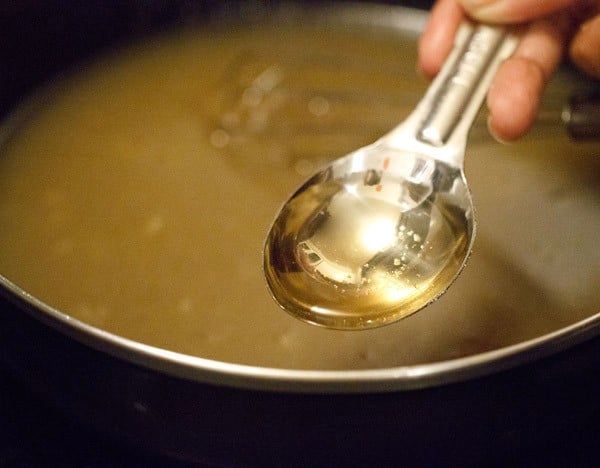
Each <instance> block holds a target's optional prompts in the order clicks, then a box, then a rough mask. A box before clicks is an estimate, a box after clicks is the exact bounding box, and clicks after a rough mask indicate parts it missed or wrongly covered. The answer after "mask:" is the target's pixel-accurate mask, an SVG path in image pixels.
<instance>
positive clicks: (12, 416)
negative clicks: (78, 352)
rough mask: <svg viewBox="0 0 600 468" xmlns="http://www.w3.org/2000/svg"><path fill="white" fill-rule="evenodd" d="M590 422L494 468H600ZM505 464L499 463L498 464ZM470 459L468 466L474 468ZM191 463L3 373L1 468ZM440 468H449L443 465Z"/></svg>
mask: <svg viewBox="0 0 600 468" xmlns="http://www.w3.org/2000/svg"><path fill="white" fill-rule="evenodd" d="M592 419H594V420H590V421H584V422H582V424H581V427H580V430H578V431H574V432H573V433H572V434H571V435H570V436H569V437H568V438H566V439H564V440H562V441H561V443H559V444H552V446H549V447H546V448H545V449H544V450H542V451H537V452H532V453H526V455H524V456H523V457H519V459H514V458H513V457H510V456H508V457H507V456H506V454H503V456H501V457H495V456H494V455H492V456H491V460H490V463H489V466H506V460H507V458H508V460H510V463H509V465H510V466H517V467H518V466H527V467H530V466H545V467H563V466H572V467H588V466H589V467H592V466H594V467H595V466H598V463H599V462H600V456H598V455H597V454H598V449H599V448H600V446H599V445H598V442H599V441H600V421H598V420H596V418H592ZM500 458H501V459H502V460H503V461H502V462H498V463H497V464H496V463H495V460H499V459H500ZM468 460H469V457H468V454H465V465H464V466H468ZM190 466H197V465H190V464H188V463H184V462H180V461H175V460H170V459H167V458H163V457H160V456H156V455H153V454H148V453H145V452H143V451H141V450H140V449H138V448H135V447H131V446H129V445H126V444H125V443H124V442H121V441H117V440H113V439H111V438H110V437H109V436H106V435H104V434H100V433H98V432H96V431H94V430H93V429H91V428H89V427H87V426H84V425H82V424H81V423H79V422H75V421H73V420H71V419H69V418H68V417H66V416H65V415H63V414H61V413H59V412H57V411H56V410H54V409H53V408H51V407H50V406H48V405H47V404H46V403H45V402H44V401H42V400H41V399H40V398H38V397H37V396H35V395H33V394H32V393H31V392H30V391H29V389H27V388H26V387H24V386H23V385H21V384H20V383H19V382H17V381H15V380H14V378H13V377H12V376H10V375H9V374H7V373H6V372H5V371H3V370H0V467H2V468H4V467H6V468H36V467H85V468H108V467H111V468H112V467H134V468H135V467H144V468H155V467H156V468H158V467H161V468H162V467H164V468H188V467H190ZM440 466H446V465H444V463H443V459H440Z"/></svg>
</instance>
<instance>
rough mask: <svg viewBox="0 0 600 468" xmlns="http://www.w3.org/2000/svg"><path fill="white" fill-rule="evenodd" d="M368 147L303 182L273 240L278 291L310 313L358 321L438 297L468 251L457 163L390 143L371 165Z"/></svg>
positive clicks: (271, 265) (380, 318)
mask: <svg viewBox="0 0 600 468" xmlns="http://www.w3.org/2000/svg"><path fill="white" fill-rule="evenodd" d="M371 150H372V147H367V148H365V149H362V150H360V152H363V153H365V154H363V155H360V154H358V155H357V154H354V155H353V157H352V158H350V159H343V160H341V161H340V162H338V163H336V164H334V165H333V166H330V167H329V168H327V169H325V170H324V171H322V172H320V173H318V174H316V175H315V176H314V177H313V178H312V179H311V180H309V181H308V182H307V183H306V184H304V185H303V186H302V187H301V188H300V189H299V190H298V191H297V192H296V193H295V194H294V195H293V196H292V198H291V199H290V201H289V202H288V204H287V205H286V207H284V211H282V213H280V218H279V222H278V223H277V225H278V229H274V230H273V231H272V232H271V234H270V236H269V238H268V239H267V243H266V247H265V255H266V261H265V274H266V276H267V280H268V281H269V283H270V285H271V289H272V292H273V295H274V297H275V299H276V300H277V301H278V302H279V303H280V305H282V307H283V308H284V309H286V310H290V311H293V312H294V314H295V316H297V317H300V318H302V319H303V320H305V321H307V322H310V323H313V324H317V325H322V326H326V327H330V328H339V329H357V328H370V327H375V326H379V325H383V324H385V323H389V322H392V321H396V320H398V319H400V318H403V317H404V316H407V315H410V314H411V313H413V312H415V311H416V310H419V309H420V308H422V307H424V306H425V305H427V304H428V303H429V302H431V301H432V300H434V299H435V298H436V297H437V296H438V295H439V290H440V284H442V285H446V284H448V283H449V282H451V281H452V279H453V278H450V277H449V275H450V276H451V273H449V272H456V271H457V270H458V269H460V265H461V263H462V262H463V261H464V258H465V256H466V255H467V250H468V246H469V239H468V236H467V233H469V232H471V231H472V229H471V227H472V226H471V225H470V223H472V220H471V217H470V210H468V209H467V210H465V208H464V207H462V206H457V205H456V200H457V199H461V197H457V196H456V195H457V194H460V195H461V196H464V195H465V194H466V195H467V196H468V191H467V189H466V186H465V184H464V180H463V178H462V177H460V174H457V173H456V169H452V168H450V167H449V166H446V165H445V164H443V163H440V162H438V161H435V160H433V159H431V158H428V157H427V156H421V155H417V154H412V153H406V152H403V154H402V155H401V157H398V156H399V155H398V154H397V152H394V153H395V154H389V153H390V151H388V154H387V155H386V153H385V152H383V153H382V156H381V158H379V159H376V162H375V164H373V158H372V156H373V153H371ZM373 152H375V151H373ZM378 152H379V153H381V150H380V149H379V151H378ZM361 156H363V157H361ZM360 161H365V162H367V161H368V162H369V163H368V164H369V165H370V166H371V167H364V166H362V165H361V164H360ZM350 163H351V164H350ZM465 212H467V214H465Z"/></svg>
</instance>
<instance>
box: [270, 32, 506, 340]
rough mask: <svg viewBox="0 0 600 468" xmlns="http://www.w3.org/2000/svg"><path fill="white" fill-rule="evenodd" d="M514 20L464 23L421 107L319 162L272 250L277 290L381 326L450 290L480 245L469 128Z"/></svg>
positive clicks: (310, 309)
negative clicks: (468, 158) (384, 131)
mask: <svg viewBox="0 0 600 468" xmlns="http://www.w3.org/2000/svg"><path fill="white" fill-rule="evenodd" d="M514 43H515V41H514V40H513V39H512V37H511V36H508V35H507V34H506V32H505V31H504V30H503V29H500V28H494V27H488V26H478V27H474V26H471V25H464V26H463V28H462V29H461V32H460V33H459V35H458V36H457V42H456V45H455V48H454V51H453V53H452V54H451V56H450V58H449V59H448V62H447V63H446V65H445V67H444V69H443V70H442V72H441V73H440V75H439V76H438V78H436V80H435V81H434V82H433V83H432V85H431V87H430V88H429V90H428V92H427V94H426V95H425V97H424V98H423V100H422V101H421V103H420V104H419V106H417V108H416V110H415V111H414V112H413V113H412V114H411V116H410V117H409V118H408V119H407V120H406V121H405V122H404V123H403V124H401V125H400V126H399V127H398V128H396V129H395V130H393V131H392V132H391V133H390V134H388V135H386V136H385V137H383V138H382V139H380V140H379V141H377V142H375V143H374V144H372V145H370V146H367V147H365V148H362V149H359V150H357V151H355V152H353V153H351V154H349V155H347V156H345V157H343V158H341V159H338V160H336V161H334V162H333V163H332V164H331V165H330V166H329V167H327V168H325V169H323V170H322V171H320V172H318V173H317V174H316V175H314V176H313V177H312V178H310V179H309V180H308V181H307V182H306V183H305V184H304V185H302V187H300V188H299V189H298V190H297V191H296V192H295V193H294V194H293V195H292V197H291V198H290V199H289V200H288V202H287V203H286V204H285V205H284V206H283V207H282V209H281V211H280V213H279V215H278V217H277V218H276V220H275V222H274V223H273V225H272V227H271V231H270V232H269V235H268V237H267V240H266V243H265V250H264V271H265V277H266V279H267V283H268V285H269V287H270V289H271V292H272V294H273V297H274V298H275V300H276V301H277V302H278V303H279V304H280V305H281V306H282V307H283V308H284V309H285V310H286V311H288V312H290V313H291V314H293V315H294V316H296V317H298V318H300V319H302V320H305V321H307V322H310V323H313V324H317V325H322V326H326V327H331V328H339V329H361V328H370V327H375V326H379V325H383V324H386V323H390V322H393V321H395V320H399V319H401V318H403V317H406V316H408V315H410V314H412V313H414V312H416V311H418V310H420V309H421V308H423V307H424V306H426V305H427V304H428V303H430V302H431V301H433V300H435V299H436V298H437V297H439V296H440V295H441V294H443V292H444V291H445V290H446V289H447V288H448V286H449V285H450V284H451V282H452V281H453V280H454V278H455V277H456V276H457V275H458V273H459V272H460V270H461V269H462V267H463V266H464V264H465V262H466V259H467V257H468V255H469V252H470V250H471V246H472V243H473V238H474V232H475V223H474V219H473V209H472V201H471V197H470V194H469V190H468V188H467V184H466V180H465V177H464V174H463V169H462V165H463V159H464V149H465V145H466V136H467V133H468V130H469V128H470V125H471V123H472V121H473V119H474V117H475V114H476V112H477V110H478V108H479V106H480V104H481V101H482V99H483V96H484V95H485V92H486V90H487V88H488V86H489V81H490V79H491V77H492V75H493V72H494V71H495V69H496V67H497V65H498V64H499V63H500V61H501V60H503V59H504V58H505V57H506V56H507V55H508V54H509V53H511V52H512V50H514V45H515V44H514Z"/></svg>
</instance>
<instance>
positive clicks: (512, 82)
mask: <svg viewBox="0 0 600 468" xmlns="http://www.w3.org/2000/svg"><path fill="white" fill-rule="evenodd" d="M465 17H470V18H473V19H476V20H478V21H482V22H487V23H501V24H516V25H517V26H515V27H516V29H517V33H518V34H520V35H521V41H520V43H519V45H518V47H517V50H516V51H515V53H514V54H513V56H512V57H511V58H509V59H507V60H506V61H505V62H504V63H503V64H502V65H501V66H500V68H499V69H498V72H497V74H496V76H495V78H494V81H493V82H492V85H491V87H490V90H489V92H488V96H487V106H488V109H489V117H488V127H489V129H490V132H491V133H492V135H493V136H494V137H496V139H498V140H500V141H511V140H515V139H517V138H519V137H521V136H523V135H524V134H525V133H527V131H528V130H529V129H530V128H531V126H532V125H533V123H534V121H535V118H536V115H537V112H538V108H539V104H540V98H541V95H542V93H543V90H544V87H545V85H546V83H547V82H548V81H549V80H550V78H551V77H552V74H553V73H554V71H555V69H556V67H557V66H558V65H559V64H560V62H561V61H562V60H563V58H564V57H565V55H566V54H568V55H569V56H570V58H571V60H572V61H573V62H574V63H575V64H576V65H577V66H578V67H579V68H580V69H581V70H582V71H584V72H585V73H587V74H589V75H591V76H593V77H596V78H600V0H437V2H436V3H435V5H434V6H433V9H432V10H431V15H430V18H429V21H428V24H427V26H426V28H425V30H424V32H423V35H422V36H421V40H420V43H419V68H420V70H421V71H422V73H423V74H424V75H426V76H427V77H430V78H432V77H433V76H435V75H436V74H437V73H438V71H439V70H440V68H441V66H442V63H443V61H444V60H445V58H446V56H447V55H448V53H449V52H450V49H451V47H452V38H453V37H454V34H455V33H456V30H457V28H458V25H459V23H460V22H461V21H462V20H463V19H464V18H465Z"/></svg>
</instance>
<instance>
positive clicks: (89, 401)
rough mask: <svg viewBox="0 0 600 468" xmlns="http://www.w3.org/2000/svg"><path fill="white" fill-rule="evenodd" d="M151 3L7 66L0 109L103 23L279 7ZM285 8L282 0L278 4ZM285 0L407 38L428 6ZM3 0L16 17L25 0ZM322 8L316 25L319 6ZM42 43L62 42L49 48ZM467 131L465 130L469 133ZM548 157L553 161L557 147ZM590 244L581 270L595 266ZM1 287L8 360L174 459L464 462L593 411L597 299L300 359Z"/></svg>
mask: <svg viewBox="0 0 600 468" xmlns="http://www.w3.org/2000/svg"><path fill="white" fill-rule="evenodd" d="M184 3H185V2H184ZM152 5H153V7H152V8H150V7H148V8H149V10H148V11H145V12H144V13H145V15H139V14H137V13H139V12H136V11H135V7H131V8H132V10H128V13H129V14H131V12H132V11H133V12H135V13H136V14H134V15H131V16H130V17H129V19H130V21H123V19H122V18H123V17H127V14H123V13H124V12H123V11H116V12H113V11H112V9H108V10H104V9H102V8H100V10H101V11H103V12H104V16H103V15H100V16H99V17H97V18H95V19H94V27H93V28H91V30H93V31H94V32H95V33H96V35H95V36H94V35H92V36H94V38H92V39H91V40H90V42H89V43H88V44H86V45H85V47H84V46H83V45H72V46H71V47H72V49H68V50H67V52H66V53H65V54H64V55H62V56H61V57H60V59H61V60H52V59H50V58H46V59H39V62H36V66H33V65H32V66H31V67H18V66H17V67H16V69H15V76H17V75H16V74H17V73H20V74H21V75H20V76H27V79H26V80H23V81H21V82H20V83H19V84H18V85H17V84H15V83H13V84H12V86H11V87H7V92H6V93H5V96H3V101H2V102H3V104H4V109H3V111H4V112H5V113H6V112H7V111H8V109H9V108H10V107H11V106H12V105H13V104H14V103H16V102H18V101H19V100H20V99H21V98H22V96H23V94H24V93H25V92H28V91H29V90H30V89H31V87H32V86H34V85H37V84H38V83H39V82H40V81H41V80H42V79H43V78H44V77H46V76H47V75H48V74H49V73H50V74H51V73H53V72H55V71H56V69H55V66H54V62H55V61H56V62H62V61H63V60H64V62H65V63H64V64H65V65H66V64H68V63H69V62H70V61H71V60H75V59H80V58H82V57H83V56H86V55H87V54H88V53H89V52H91V51H95V50H97V48H102V47H104V46H106V45H107V44H109V43H111V42H113V39H114V37H120V38H121V39H122V40H125V39H129V38H131V37H141V36H142V35H143V34H146V33H147V32H148V30H156V29H160V28H161V27H163V26H164V25H165V24H174V23H177V22H179V21H181V20H182V19H184V20H186V21H188V20H190V18H192V17H193V18H198V17H204V18H206V17H211V18H218V19H219V21H225V22H226V21H230V20H231V16H232V15H233V16H236V15H238V14H239V13H240V12H241V13H242V14H244V15H246V17H248V14H249V12H250V13H252V18H251V19H252V21H257V23H256V24H260V19H259V18H263V17H265V15H266V16H267V17H269V16H271V17H272V15H275V17H277V15H278V14H280V11H281V10H280V8H279V6H280V5H279V4H278V3H268V4H267V3H251V4H249V3H247V2H233V3H231V4H229V3H228V4H226V5H225V7H224V6H223V5H218V4H217V3H214V2H200V3H198V4H195V8H196V10H197V11H195V12H193V13H189V11H187V10H186V8H184V6H185V7H188V6H189V5H187V4H186V5H183V4H182V5H183V6H181V5H180V6H181V8H180V9H179V10H177V8H176V7H175V8H174V7H173V6H172V5H170V4H169V5H166V4H162V3H152ZM47 8H49V12H47V13H51V14H55V13H61V12H60V10H61V5H60V4H59V5H58V6H56V9H55V8H54V7H47ZM91 8H92V10H93V7H91ZM123 8H124V9H126V10H127V7H123ZM153 8H154V9H153ZM285 8H286V10H285V11H286V12H289V11H290V10H289V5H286V6H285ZM107 11H110V13H107ZM174 11H175V13H174ZM224 11H225V12H226V15H225V16H223V15H224V14H223V12H224ZM293 11H294V15H295V16H294V21H314V18H315V17H318V18H320V19H323V18H329V20H330V21H335V22H345V23H344V24H347V25H353V24H354V25H356V24H360V23H368V24H369V25H370V26H373V25H375V26H376V27H385V28H396V29H398V30H399V31H400V32H401V33H402V34H404V35H405V36H406V37H412V38H413V40H414V38H415V37H416V35H417V34H418V32H419V30H420V29H421V28H422V26H423V24H424V20H425V14H424V13H423V12H420V11H417V10H413V9H408V8H404V7H398V6H394V7H391V6H383V5H378V4H376V5H367V4H351V5H347V4H342V3H341V2H332V3H330V4H328V5H326V6H325V7H324V9H317V7H316V6H314V5H309V6H306V5H304V4H302V5H300V4H296V5H295V6H294V8H293ZM167 12H168V13H167ZM125 13H127V12H125ZM12 14H14V15H15V18H16V17H19V15H26V16H27V15H28V14H31V12H25V11H19V12H18V14H17V13H15V12H14V11H13V12H12ZM80 14H83V15H85V14H86V13H84V12H77V14H74V15H73V16H74V17H73V18H70V19H73V20H78V21H76V22H75V23H74V25H70V24H69V25H70V26H75V29H74V33H73V34H72V35H65V36H64V37H63V38H62V39H61V41H65V43H66V44H71V41H76V40H77V39H78V38H79V39H80V38H81V36H78V30H77V28H80V29H79V33H81V28H82V26H81V25H82V22H80V20H81V18H80V17H79V15H80ZM286 14H288V13H286ZM59 16H60V15H59ZM86 18H87V20H88V21H91V19H90V17H89V16H86ZM66 21H67V20H66ZM196 21H197V20H196ZM202 21H204V20H202ZM202 21H201V22H200V23H202ZM67 22H68V21H67ZM96 22H97V23H96ZM26 24H32V23H26ZM322 24H323V27H327V24H328V22H327V21H323V22H322ZM13 27H14V28H19V25H17V24H15V25H13ZM348 27H350V26H348ZM84 29H85V28H84ZM32 33H33V31H31V30H30V31H29V34H32ZM43 33H44V31H42V32H41V34H43ZM45 33H48V32H47V31H45ZM50 36H52V34H50ZM29 40H31V39H29ZM38 40H40V39H39V38H38ZM52 46H57V44H52ZM52 53H54V54H56V53H57V52H56V51H53V50H52V48H51V50H49V51H48V54H52ZM48 57H51V56H50V55H49V56H48ZM55 58H56V57H55ZM45 60H47V62H46V63H45V64H44V63H43V62H44V61H45ZM18 63H19V62H17V64H18ZM20 63H21V65H22V64H23V62H22V61H21V62H20ZM61 65H62V64H61ZM28 68H29V69H28ZM29 72H30V73H29ZM585 86H589V85H586V84H585V83H584V82H583V81H582V79H581V78H580V77H575V78H573V77H572V76H571V74H567V75H565V77H559V78H558V79H557V84H556V88H555V89H556V91H555V95H557V96H558V97H559V98H562V97H564V96H567V95H569V94H570V93H571V90H572V88H573V87H585ZM550 107H552V106H550ZM550 114H552V112H550ZM6 128H8V127H6ZM548 129H549V130H548ZM556 129H557V127H556V126H552V125H550V126H548V127H544V126H543V125H541V126H540V130H539V133H538V134H534V135H533V136H532V137H531V139H530V140H527V142H526V143H524V145H525V146H523V148H532V147H535V146H536V145H538V146H539V145H541V144H542V143H543V141H544V139H546V138H548V135H552V134H554V133H555V132H556ZM238 130H239V131H242V132H243V131H244V129H243V128H241V129H238ZM477 132H478V130H477V128H476V129H475V133H474V136H473V138H480V137H478V136H477V135H478V133H477ZM536 139H537V140H536ZM485 144H486V143H482V145H485ZM573 144H574V145H575V143H573ZM586 148H587V149H586V150H585V151H584V153H585V154H586V155H587V156H586V158H584V159H583V160H582V161H580V162H579V163H578V164H580V165H581V166H582V167H583V169H582V171H583V172H586V171H587V173H591V172H593V171H594V170H596V171H597V163H594V161H593V159H592V158H590V157H589V155H590V154H593V150H589V148H590V147H586ZM545 151H547V149H546V150H545ZM534 160H535V158H534ZM538 163H539V161H538ZM545 164H550V165H557V166H558V167H561V168H562V167H563V165H562V164H561V163H560V161H559V160H558V159H557V158H554V157H549V158H547V160H546V163H545ZM472 179H473V177H472V176H470V180H472ZM591 179H593V177H592V178H590V179H589V180H591ZM484 182H485V181H484ZM482 183H483V182H482ZM597 190H598V188H596V187H594V186H593V185H591V184H590V187H589V192H588V193H592V194H593V193H595V194H596V195H598V192H597ZM596 208H598V207H597V206H596ZM483 222H484V221H483V220H482V223H483ZM590 222H591V223H595V222H597V219H592V220H591V221H590ZM584 256H585V252H584ZM590 258H591V260H590V261H591V262H592V264H591V266H588V267H589V269H590V271H594V268H596V270H595V271H597V265H595V264H594V260H593V258H594V257H593V255H591V254H590ZM0 292H1V296H2V303H1V314H0V321H1V326H0V361H1V362H2V365H3V367H5V368H6V369H8V370H9V371H10V372H11V373H13V374H14V375H16V376H17V377H18V378H19V379H21V380H23V381H24V382H27V384H28V385H30V386H31V388H32V389H34V391H35V392H36V393H38V394H40V395H42V396H43V397H44V398H46V399H48V400H49V401H51V402H52V403H53V404H54V405H57V406H58V407H60V408H62V409H64V410H65V411H67V412H68V413H70V414H72V415H75V416H76V417H78V418H80V419H82V420H84V421H88V422H89V423H91V424H93V425H94V426H96V427H98V428H100V429H101V430H105V431H108V432H110V433H112V434H116V435H117V436H118V437H120V438H123V439H124V440H128V441H131V442H133V443H135V444H137V445H141V446H143V447H146V448H148V449H149V450H152V451H159V452H160V453H162V454H166V455H169V456H173V457H176V458H180V459H185V460H192V461H199V462H207V463H216V464H223V465H231V464H240V465H248V464H250V465H259V464H265V463H273V462H276V463H279V464H293V465H305V464H315V463H319V464H328V463H334V462H335V463H339V462H340V461H341V462H345V463H352V464H381V463H394V464H430V463H435V462H437V461H439V460H441V459H444V461H445V462H447V463H453V462H454V463H460V462H462V461H464V458H465V457H466V456H468V457H469V460H471V461H475V462H478V461H481V462H484V461H489V460H490V457H491V454H494V458H495V459H496V460H498V459H500V460H501V459H503V458H502V457H503V456H504V455H502V454H507V453H511V454H513V455H511V456H514V454H518V453H519V452H520V451H522V450H523V447H525V446H527V447H536V446H540V447H542V446H545V445H547V444H548V443H549V441H553V440H558V439H559V438H561V437H562V436H563V435H565V434H567V433H569V431H571V430H572V429H573V428H574V427H577V425H578V424H581V421H586V420H588V418H589V415H590V414H592V415H593V414H598V412H599V411H600V403H598V401H597V398H596V395H598V392H599V391H600V378H598V377H597V372H596V369H597V368H598V365H599V364H600V362H599V361H600V357H599V356H600V339H599V338H598V333H599V331H600V313H587V314H582V315H580V316H577V317H576V318H574V319H572V320H571V321H570V322H569V321H568V320H567V321H566V322H565V323H563V324H562V325H561V326H560V327H557V328H556V329H552V330H546V331H544V332H543V333H540V334H539V335H538V336H534V337H529V338H528V339H524V340H522V341H519V342H516V343H512V344H509V345H504V346H500V347H497V348H494V349H490V350H487V351H485V352H480V353H475V354H470V355H465V356H462V357H458V358H454V359H444V360H438V361H435V360H434V361H431V362H426V363H419V364H411V365H397V366H390V367H384V368H371V369H369V368H365V369H355V370H345V369H338V370H298V369H291V368H290V369H287V368H281V367H266V366H259V365H248V364H239V363H232V362H224V361H218V360H211V359H205V358H202V357H196V356H191V355H186V354H183V353H178V352H173V351H170V350H168V349H164V348H160V347H156V346H152V345H148V344H144V343H141V342H138V341H134V340H131V339H128V338H124V337H122V336H118V335H116V334H113V333H109V332H107V331H105V330H102V329H100V328H97V327H94V326H91V325H89V324H86V323H84V322H82V321H79V320H74V319H73V318H72V317H70V316H68V315H66V314H65V313H63V312H61V311H59V310H57V309H55V308H53V307H51V306H49V305H48V304H46V303H44V302H42V301H40V300H38V299H37V298H35V297H33V296H32V295H31V294H29V293H28V292H27V291H25V290H23V289H22V288H20V287H19V286H17V285H16V284H14V283H13V282H11V279H10V278H8V277H1V278H0ZM504 459H505V460H506V459H508V458H504Z"/></svg>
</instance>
